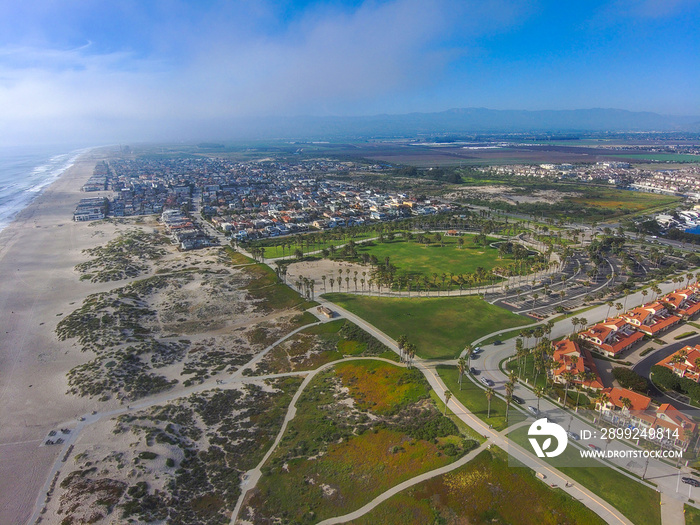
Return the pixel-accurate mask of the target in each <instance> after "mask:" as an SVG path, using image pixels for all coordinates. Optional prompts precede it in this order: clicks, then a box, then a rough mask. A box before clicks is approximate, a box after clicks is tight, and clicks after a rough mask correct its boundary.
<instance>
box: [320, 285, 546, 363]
mask: <svg viewBox="0 0 700 525" xmlns="http://www.w3.org/2000/svg"><path fill="white" fill-rule="evenodd" d="M323 297H324V298H326V299H328V300H329V301H331V302H334V303H337V304H338V305H340V306H342V307H343V308H345V309H347V310H349V311H351V312H352V313H354V314H356V315H358V316H359V317H361V318H362V319H365V320H366V321H367V322H369V323H371V324H372V325H374V326H376V327H377V328H378V329H379V330H381V331H383V332H384V333H386V334H387V335H389V336H390V337H392V338H393V339H396V338H397V337H398V336H400V335H401V334H405V335H406V336H407V337H408V339H409V341H411V342H412V343H414V344H415V345H416V346H417V350H416V354H417V355H418V356H419V357H422V358H424V359H444V358H453V357H455V356H456V355H458V354H459V353H460V352H461V351H462V350H463V349H464V347H465V346H466V345H467V344H470V343H471V342H472V341H475V340H477V339H479V338H480V337H483V336H485V335H487V334H489V333H491V332H494V331H496V330H501V329H504V328H511V327H516V326H523V325H526V324H531V323H532V319H529V318H527V317H522V316H519V315H516V314H513V313H511V312H509V311H507V310H505V309H503V308H499V307H498V306H494V305H491V304H488V303H487V302H485V301H483V300H481V299H479V298H478V297H473V296H464V297H421V298H418V297H411V298H409V297H400V298H399V297H374V296H372V297H369V296H363V295H353V294H342V293H330V294H325V295H324V296H323Z"/></svg>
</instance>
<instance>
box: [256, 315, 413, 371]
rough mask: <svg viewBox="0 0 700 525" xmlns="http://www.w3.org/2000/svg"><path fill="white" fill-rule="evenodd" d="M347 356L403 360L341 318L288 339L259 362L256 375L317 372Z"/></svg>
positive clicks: (305, 330)
mask: <svg viewBox="0 0 700 525" xmlns="http://www.w3.org/2000/svg"><path fill="white" fill-rule="evenodd" d="M345 356H351V357H358V356H362V357H369V356H375V357H382V358H384V359H391V360H394V361H398V360H399V357H398V355H396V352H394V351H392V350H391V349H389V348H387V347H386V346H385V345H384V344H382V343H380V342H379V341H377V340H376V339H375V338H374V337H372V336H371V335H369V334H368V333H367V332H365V331H364V330H362V329H361V328H359V327H358V326H356V325H354V324H353V323H351V322H350V321H347V320H344V319H338V320H335V321H330V322H327V323H324V324H319V325H316V326H310V327H308V328H305V329H304V330H301V331H300V332H297V333H296V334H294V335H293V336H292V337H290V338H289V339H286V340H285V341H283V342H282V343H280V344H279V345H277V346H276V347H275V348H274V349H273V350H271V351H270V352H269V353H268V354H267V355H265V357H264V358H263V359H262V360H261V361H260V362H259V363H257V365H256V367H255V369H254V371H253V372H252V374H254V375H261V374H279V373H286V372H297V371H299V370H314V369H316V368H318V367H319V366H322V365H325V364H326V363H330V362H331V361H337V360H340V359H342V358H343V357H345Z"/></svg>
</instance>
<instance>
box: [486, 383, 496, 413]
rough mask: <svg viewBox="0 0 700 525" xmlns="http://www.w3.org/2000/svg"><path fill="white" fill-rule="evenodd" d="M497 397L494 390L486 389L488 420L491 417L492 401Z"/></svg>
mask: <svg viewBox="0 0 700 525" xmlns="http://www.w3.org/2000/svg"><path fill="white" fill-rule="evenodd" d="M495 395H496V391H495V390H494V389H493V388H487V389H486V401H487V402H488V412H487V414H486V419H489V418H490V417H491V400H492V399H493V396H495Z"/></svg>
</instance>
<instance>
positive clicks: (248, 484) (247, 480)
mask: <svg viewBox="0 0 700 525" xmlns="http://www.w3.org/2000/svg"><path fill="white" fill-rule="evenodd" d="M370 359H371V360H374V361H377V360H379V361H385V362H387V363H390V364H392V365H396V366H404V365H401V364H399V363H397V362H395V361H391V360H389V359H383V358H380V357H346V358H344V359H342V360H339V361H331V362H330V363H326V364H325V365H323V366H320V367H318V368H317V369H316V370H311V371H305V372H304V374H308V375H307V376H306V378H305V379H304V381H303V382H302V383H301V385H300V386H299V388H298V389H297V391H296V393H295V394H294V397H292V400H291V402H290V403H289V408H288V409H287V415H286V416H285V417H284V421H283V422H282V426H281V427H280V430H279V432H278V433H277V437H276V438H275V441H274V443H273V444H272V446H271V447H270V448H269V449H268V451H267V453H266V454H265V456H264V457H263V458H262V459H261V460H260V463H258V465H257V466H256V467H255V468H254V469H253V470H249V471H248V472H247V473H246V474H244V476H243V482H242V483H241V495H240V496H239V498H238V502H237V503H236V507H235V508H234V509H233V512H232V513H231V525H234V524H235V523H236V520H237V519H238V514H239V513H240V511H241V507H242V506H243V502H244V500H245V498H246V496H247V495H248V492H249V491H251V490H252V489H254V488H255V486H256V485H257V484H258V481H259V480H260V476H261V475H262V467H263V465H265V463H266V462H267V460H268V459H269V458H270V456H271V455H272V454H273V452H274V451H275V450H276V449H277V446H278V445H279V443H280V441H281V440H282V436H284V433H285V432H286V430H287V425H288V424H289V422H290V421H291V420H292V419H294V416H296V414H297V406H296V404H297V401H298V400H299V397H300V396H301V394H302V393H303V392H304V390H305V389H306V387H307V386H309V383H310V382H311V381H312V380H313V379H314V378H315V377H316V376H317V375H318V374H319V373H321V372H323V371H325V370H326V369H328V368H332V367H334V366H336V365H337V364H339V363H345V362H347V361H364V360H370Z"/></svg>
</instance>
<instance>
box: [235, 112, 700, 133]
mask: <svg viewBox="0 0 700 525" xmlns="http://www.w3.org/2000/svg"><path fill="white" fill-rule="evenodd" d="M245 128H246V132H247V133H250V132H251V131H252V132H255V133H257V134H260V135H261V136H262V135H264V136H266V137H271V136H273V135H274V136H277V137H300V138H311V137H319V138H321V137H323V138H339V137H345V138H347V137H378V138H388V137H412V136H416V135H431V134H445V133H461V134H470V133H471V134H473V133H530V132H533V133H534V132H537V133H542V132H556V133H576V132H605V131H610V132H635V131H663V132H672V131H676V132H692V133H696V132H700V117H679V116H668V115H659V114H658V113H651V112H634V111H625V110H621V109H575V110H543V111H523V110H495V109H485V108H464V109H450V110H447V111H441V112H438V113H408V114H404V115H374V116H364V117H287V118H272V117H270V118H264V119H256V120H255V121H249V122H246V123H245Z"/></svg>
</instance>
